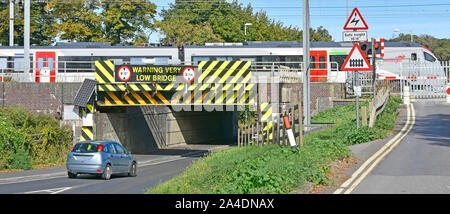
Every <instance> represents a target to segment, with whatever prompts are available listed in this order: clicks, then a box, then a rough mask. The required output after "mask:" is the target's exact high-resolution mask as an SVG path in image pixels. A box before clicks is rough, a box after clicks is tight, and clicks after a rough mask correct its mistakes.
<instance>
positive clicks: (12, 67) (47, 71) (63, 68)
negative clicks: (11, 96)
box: [0, 61, 95, 82]
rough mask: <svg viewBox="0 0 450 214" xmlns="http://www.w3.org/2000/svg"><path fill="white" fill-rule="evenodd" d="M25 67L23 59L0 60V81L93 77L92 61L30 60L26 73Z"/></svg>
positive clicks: (67, 80) (46, 80) (76, 79)
mask: <svg viewBox="0 0 450 214" xmlns="http://www.w3.org/2000/svg"><path fill="white" fill-rule="evenodd" d="M45 65H47V66H45ZM38 68H39V69H38ZM25 69H26V68H25V64H24V62H23V61H0V82H5V81H18V82H22V81H32V82H83V81H84V79H86V78H89V79H93V78H95V66H94V61H31V62H30V67H29V72H28V75H26V72H25ZM38 72H39V74H38ZM53 73H54V74H53Z"/></svg>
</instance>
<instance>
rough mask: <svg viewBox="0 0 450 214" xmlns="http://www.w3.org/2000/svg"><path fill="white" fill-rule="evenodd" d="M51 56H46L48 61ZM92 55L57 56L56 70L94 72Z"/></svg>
mask: <svg viewBox="0 0 450 214" xmlns="http://www.w3.org/2000/svg"><path fill="white" fill-rule="evenodd" d="M50 59H51V58H48V60H49V62H50ZM94 71H95V69H94V65H93V57H92V56H59V57H58V72H94Z"/></svg>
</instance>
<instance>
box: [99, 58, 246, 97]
mask: <svg viewBox="0 0 450 214" xmlns="http://www.w3.org/2000/svg"><path fill="white" fill-rule="evenodd" d="M251 65H252V63H251V61H201V62H200V63H199V65H198V68H199V70H202V73H201V74H200V76H199V78H198V83H193V84H183V83H161V84H160V83H129V84H125V83H115V81H114V63H113V62H111V61H109V60H104V61H95V67H96V71H95V80H97V81H98V82H99V84H98V91H105V92H106V91H113V92H117V91H136V92H137V91H155V90H158V91H180V90H185V89H184V88H185V87H187V88H188V90H190V91H194V90H201V91H204V90H207V89H208V88H211V89H214V87H215V83H216V84H217V83H219V84H223V87H222V90H224V91H225V90H229V89H231V88H230V87H233V89H232V90H235V91H239V90H240V88H241V87H243V86H244V85H245V90H250V88H251V87H253V86H254V84H250V80H251V77H252V72H251V71H250V67H251Z"/></svg>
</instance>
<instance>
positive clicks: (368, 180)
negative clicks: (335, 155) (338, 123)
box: [346, 101, 450, 194]
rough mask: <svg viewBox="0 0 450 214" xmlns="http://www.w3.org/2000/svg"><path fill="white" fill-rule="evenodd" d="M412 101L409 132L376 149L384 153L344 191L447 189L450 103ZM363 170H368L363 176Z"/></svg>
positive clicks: (433, 191)
mask: <svg viewBox="0 0 450 214" xmlns="http://www.w3.org/2000/svg"><path fill="white" fill-rule="evenodd" d="M413 105H414V107H413V110H414V113H415V117H414V118H411V121H410V125H411V124H412V126H409V128H408V130H409V132H405V135H404V137H403V138H399V139H398V140H397V141H392V142H394V143H393V144H392V145H393V146H391V147H389V149H387V150H386V151H389V150H390V149H391V150H390V151H389V152H388V153H387V152H382V153H380V157H381V156H383V155H385V156H384V157H381V158H380V157H377V159H375V161H377V160H379V162H378V164H376V165H374V167H373V168H372V170H368V169H369V166H371V165H373V162H372V163H371V164H369V165H368V167H367V168H366V169H365V170H363V172H362V173H360V176H359V179H354V180H355V181H353V184H352V186H353V187H354V189H353V190H352V191H349V190H347V192H346V193H351V194H365V193H368V194H378V193H382V194H416V193H417V194H436V193H443V194H449V193H450V105H449V104H445V103H443V102H434V101H431V102H425V101H417V102H414V103H413ZM411 116H413V114H411ZM394 140H395V139H394ZM390 142H391V141H390ZM396 143H397V144H396ZM375 161H374V162H375ZM364 172H366V173H367V172H369V173H367V175H366V176H365V177H364ZM361 178H363V179H361ZM358 180H360V182H359V183H358Z"/></svg>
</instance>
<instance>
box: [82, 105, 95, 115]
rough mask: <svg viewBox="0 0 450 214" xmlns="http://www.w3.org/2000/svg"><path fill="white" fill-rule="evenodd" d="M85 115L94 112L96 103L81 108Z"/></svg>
mask: <svg viewBox="0 0 450 214" xmlns="http://www.w3.org/2000/svg"><path fill="white" fill-rule="evenodd" d="M81 111H82V113H83V115H85V114H93V113H94V105H92V104H86V107H84V108H81Z"/></svg>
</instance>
